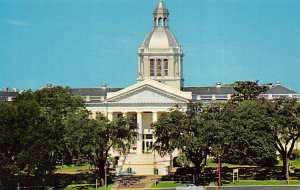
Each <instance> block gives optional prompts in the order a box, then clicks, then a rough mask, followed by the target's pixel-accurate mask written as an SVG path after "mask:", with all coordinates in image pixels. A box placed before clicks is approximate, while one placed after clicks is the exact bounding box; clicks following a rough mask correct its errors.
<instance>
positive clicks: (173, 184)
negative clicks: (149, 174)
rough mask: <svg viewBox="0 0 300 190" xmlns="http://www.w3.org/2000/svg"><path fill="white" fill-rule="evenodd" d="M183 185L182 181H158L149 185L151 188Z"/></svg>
mask: <svg viewBox="0 0 300 190" xmlns="http://www.w3.org/2000/svg"><path fill="white" fill-rule="evenodd" d="M181 185H183V184H182V183H177V182H159V183H158V184H157V185H155V183H153V184H152V185H151V188H171V187H177V186H181Z"/></svg>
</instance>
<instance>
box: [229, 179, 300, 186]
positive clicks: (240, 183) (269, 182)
mask: <svg viewBox="0 0 300 190" xmlns="http://www.w3.org/2000/svg"><path fill="white" fill-rule="evenodd" d="M243 185H288V184H287V183H286V181H277V180H264V181H255V180H245V181H238V182H235V183H232V182H231V183H229V184H224V186H243ZM289 185H300V181H295V180H293V181H292V180H291V181H290V182H289Z"/></svg>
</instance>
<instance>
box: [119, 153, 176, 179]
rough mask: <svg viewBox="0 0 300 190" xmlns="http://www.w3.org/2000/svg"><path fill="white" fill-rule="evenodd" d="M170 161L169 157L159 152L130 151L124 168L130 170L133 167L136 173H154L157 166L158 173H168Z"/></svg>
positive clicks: (132, 169) (133, 171)
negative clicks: (139, 152)
mask: <svg viewBox="0 0 300 190" xmlns="http://www.w3.org/2000/svg"><path fill="white" fill-rule="evenodd" d="M154 157H155V158H154ZM169 163H170V159H169V158H168V157H166V156H165V157H161V156H160V155H159V154H158V153H157V152H155V155H154V153H146V154H132V153H129V154H127V155H126V157H125V160H124V162H123V167H122V169H123V170H125V171H128V168H131V171H132V173H133V174H134V175H154V168H156V169H157V170H158V175H167V174H168V166H169Z"/></svg>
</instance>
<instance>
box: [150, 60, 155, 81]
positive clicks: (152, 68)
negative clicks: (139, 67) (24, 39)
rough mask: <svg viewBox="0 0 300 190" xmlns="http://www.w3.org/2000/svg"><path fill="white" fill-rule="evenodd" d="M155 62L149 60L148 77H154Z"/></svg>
mask: <svg viewBox="0 0 300 190" xmlns="http://www.w3.org/2000/svg"><path fill="white" fill-rule="evenodd" d="M154 65H155V61H154V59H150V76H152V77H153V76H154V68H155V66H154Z"/></svg>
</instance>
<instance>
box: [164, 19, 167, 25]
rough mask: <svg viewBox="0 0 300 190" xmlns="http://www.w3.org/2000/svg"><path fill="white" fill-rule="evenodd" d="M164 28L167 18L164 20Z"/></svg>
mask: <svg viewBox="0 0 300 190" xmlns="http://www.w3.org/2000/svg"><path fill="white" fill-rule="evenodd" d="M164 26H167V18H164Z"/></svg>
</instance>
